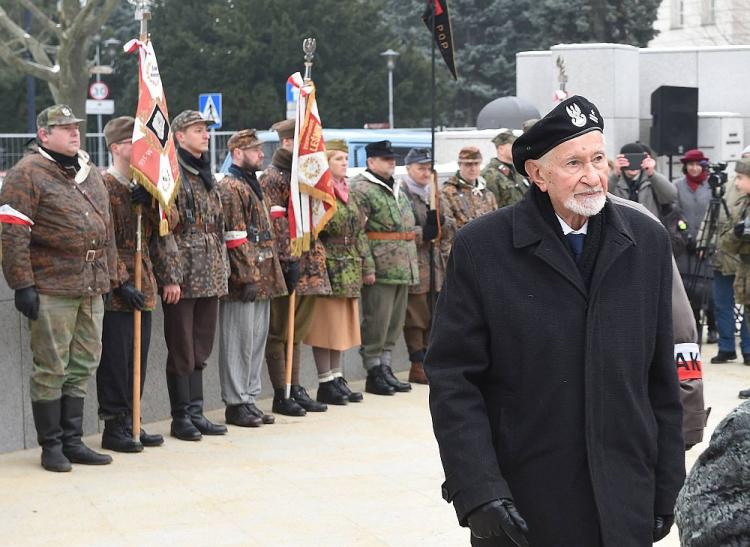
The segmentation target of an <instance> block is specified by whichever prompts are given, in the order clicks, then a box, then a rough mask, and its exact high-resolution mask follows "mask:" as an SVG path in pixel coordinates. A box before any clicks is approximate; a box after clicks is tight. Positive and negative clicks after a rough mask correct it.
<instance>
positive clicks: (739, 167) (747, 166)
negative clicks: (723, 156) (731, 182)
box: [734, 158, 750, 177]
mask: <svg viewBox="0 0 750 547" xmlns="http://www.w3.org/2000/svg"><path fill="white" fill-rule="evenodd" d="M734 172H735V173H741V174H743V175H745V176H748V177H750V158H741V159H738V160H737V163H736V164H735V166H734Z"/></svg>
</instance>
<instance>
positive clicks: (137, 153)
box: [125, 40, 180, 235]
mask: <svg viewBox="0 0 750 547" xmlns="http://www.w3.org/2000/svg"><path fill="white" fill-rule="evenodd" d="M136 50H137V51H138V56H139V67H140V70H139V75H140V77H139V81H138V108H137V111H136V115H135V128H134V129H133V154H132V159H131V164H130V171H131V177H132V178H133V179H134V180H135V181H136V182H138V184H140V185H141V186H143V187H144V188H145V189H146V190H148V192H149V193H150V194H151V195H152V196H154V197H155V198H156V199H157V200H158V201H159V206H160V208H159V213H160V216H161V223H160V226H159V233H160V234H161V235H165V234H166V233H167V230H168V226H167V220H166V216H165V214H164V211H167V210H169V208H170V206H171V205H172V202H173V201H174V198H175V196H176V195H177V189H178V186H177V183H178V181H179V176H180V175H179V173H180V171H179V167H178V164H177V154H176V151H175V144H174V139H173V138H172V130H171V127H170V125H169V112H168V111H167V98H166V97H165V96H164V89H163V87H162V85H161V76H160V75H159V66H158V65H157V63H156V54H155V53H154V48H153V46H152V45H151V41H150V40H149V41H148V42H145V43H144V42H142V41H140V40H131V41H129V42H128V43H127V44H125V51H126V52H127V53H134V52H135V51H136Z"/></svg>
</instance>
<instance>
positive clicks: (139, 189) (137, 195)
mask: <svg viewBox="0 0 750 547" xmlns="http://www.w3.org/2000/svg"><path fill="white" fill-rule="evenodd" d="M130 202H131V203H133V204H134V205H137V204H139V203H140V204H141V205H149V204H150V203H151V194H149V193H148V190H146V189H145V188H144V187H143V186H141V185H140V184H139V185H138V186H136V187H135V188H133V190H131V192H130Z"/></svg>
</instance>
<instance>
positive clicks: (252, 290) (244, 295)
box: [240, 283, 258, 303]
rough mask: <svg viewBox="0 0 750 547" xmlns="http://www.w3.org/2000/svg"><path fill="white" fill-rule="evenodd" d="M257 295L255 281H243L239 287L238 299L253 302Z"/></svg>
mask: <svg viewBox="0 0 750 547" xmlns="http://www.w3.org/2000/svg"><path fill="white" fill-rule="evenodd" d="M257 296H258V288H257V287H256V286H255V283H245V284H244V285H242V288H241V289H240V300H242V301H243V302H245V303H247V302H255V298H256V297H257Z"/></svg>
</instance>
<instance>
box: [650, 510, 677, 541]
mask: <svg viewBox="0 0 750 547" xmlns="http://www.w3.org/2000/svg"><path fill="white" fill-rule="evenodd" d="M673 524H674V515H656V516H655V517H654V543H656V542H657V541H659V540H662V539H664V538H665V537H667V534H669V530H670V528H672V525H673Z"/></svg>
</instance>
